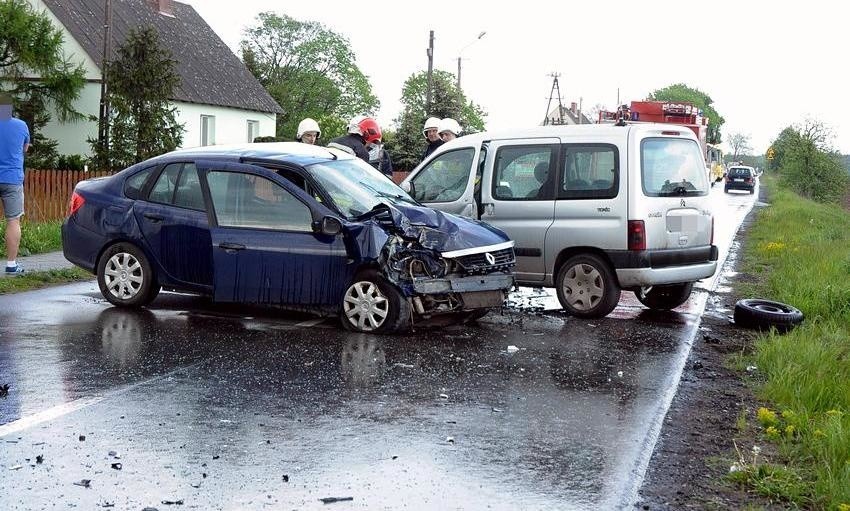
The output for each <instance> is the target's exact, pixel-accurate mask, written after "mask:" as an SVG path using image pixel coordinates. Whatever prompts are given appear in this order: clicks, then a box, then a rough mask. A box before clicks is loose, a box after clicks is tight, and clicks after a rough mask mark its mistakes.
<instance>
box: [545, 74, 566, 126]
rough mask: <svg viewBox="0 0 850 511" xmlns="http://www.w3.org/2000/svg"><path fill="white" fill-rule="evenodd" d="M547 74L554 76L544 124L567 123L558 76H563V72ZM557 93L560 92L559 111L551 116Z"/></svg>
mask: <svg viewBox="0 0 850 511" xmlns="http://www.w3.org/2000/svg"><path fill="white" fill-rule="evenodd" d="M546 76H551V77H552V90H551V91H549V103H547V104H546V114H544V117H543V125H544V126H548V125H550V124H554V125H559V124H565V122H564V103H563V102H561V87H560V86H559V85H558V77H559V76H561V73H556V72H552V73H550V74H548V75H546ZM556 93H557V94H558V113H557V114H556V115H555V116H553V117H551V118H550V117H549V111H550V110H549V109H550V108H552V99H554V97H555V94H556Z"/></svg>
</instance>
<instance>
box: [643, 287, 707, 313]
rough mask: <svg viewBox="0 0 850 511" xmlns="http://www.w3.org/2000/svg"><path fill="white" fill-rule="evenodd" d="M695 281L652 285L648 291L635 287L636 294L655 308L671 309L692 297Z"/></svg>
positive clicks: (644, 302)
mask: <svg viewBox="0 0 850 511" xmlns="http://www.w3.org/2000/svg"><path fill="white" fill-rule="evenodd" d="M693 287H694V283H693V282H685V283H684V284H675V285H673V286H652V288H651V289H650V290H649V291H647V292H646V293H644V292H643V290H642V289H635V296H636V297H637V299H638V301H640V303H642V304H644V305H646V306H647V307H649V308H650V309H654V310H670V309H675V308H676V307H678V306H680V305H682V304H683V303H685V302H686V301H688V298H690V297H691V290H693Z"/></svg>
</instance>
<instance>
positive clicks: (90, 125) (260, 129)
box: [29, 0, 282, 154]
mask: <svg viewBox="0 0 850 511" xmlns="http://www.w3.org/2000/svg"><path fill="white" fill-rule="evenodd" d="M29 1H30V3H31V4H32V5H33V7H34V8H35V9H37V10H39V11H44V12H45V13H46V14H47V15H48V16H49V17H50V18H51V20H52V21H53V22H54V24H55V26H56V27H57V28H59V29H60V30H61V31H62V34H63V36H64V48H63V49H64V51H65V54H66V56H68V57H69V58H70V59H71V61H72V62H82V63H83V66H84V68H85V72H86V85H85V88H84V89H83V91H82V92H81V94H80V98H79V100H78V102H77V104H76V108H77V110H78V111H80V112H82V113H83V114H85V115H86V116H89V117H91V119H95V120H91V119H86V120H84V121H79V122H71V123H65V124H62V123H59V122H58V121H56V120H55V118H56V116H55V115H54V116H53V118H54V120H52V121H51V123H50V124H49V125H47V126H46V127H45V128H44V129H43V134H44V135H45V136H46V137H48V138H52V139H55V140H57V141H58V142H59V146H58V147H57V150H58V151H59V153H60V154H90V152H91V150H90V146H89V144H88V142H87V141H86V139H88V138H93V139H94V138H97V135H98V123H97V120H96V119H97V117H98V113H99V111H100V92H101V80H102V77H103V75H102V73H101V65H102V62H103V52H104V31H105V28H104V27H105V25H106V22H105V20H106V8H105V6H106V3H107V2H106V0H29ZM109 2H110V4H111V9H112V16H111V19H112V23H111V44H110V46H111V48H112V51H111V53H112V56H111V57H112V58H114V57H115V55H116V53H115V49H117V48H118V47H120V46H121V45H122V44H123V43H124V41H125V39H126V37H127V34H128V33H129V32H130V30H131V29H141V28H144V27H147V26H150V27H152V28H153V29H155V30H156V31H157V33H158V34H159V38H160V43H161V44H162V45H163V46H164V47H166V48H167V49H168V50H169V51H170V52H171V54H172V58H174V60H175V61H176V65H175V70H176V72H177V74H178V75H179V76H180V84H179V85H178V86H177V87H176V88H175V91H174V95H173V97H172V98H171V99H172V101H173V104H174V106H176V107H177V120H178V122H180V123H182V124H183V125H184V128H185V131H184V133H183V147H194V146H202V145H214V144H227V143H243V142H247V141H253V139H254V138H255V137H258V136H273V135H274V134H275V127H276V119H277V114H279V113H281V112H282V110H281V108H280V106H279V105H278V104H277V102H276V101H275V100H274V99H273V98H272V97H271V96H270V95H269V93H268V92H266V90H265V88H264V87H263V86H262V85H261V84H260V83H259V82H258V81H257V79H256V78H254V76H253V75H252V74H251V72H250V71H249V70H248V68H247V67H245V65H244V63H242V61H241V60H239V58H238V57H237V56H236V55H235V54H234V53H233V52H232V51H231V50H230V48H228V46H227V45H226V44H224V42H223V41H222V40H221V38H219V37H218V35H217V34H216V33H215V32H214V31H213V30H212V28H210V26H209V25H207V23H206V22H205V21H204V20H203V18H201V17H200V15H198V13H197V12H196V11H195V9H194V8H192V6H190V5H187V4H183V3H180V2H174V1H172V0H109Z"/></svg>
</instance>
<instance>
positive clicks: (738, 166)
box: [729, 165, 755, 170]
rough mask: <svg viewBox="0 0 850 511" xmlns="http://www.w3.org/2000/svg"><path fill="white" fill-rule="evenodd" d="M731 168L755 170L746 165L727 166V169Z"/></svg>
mask: <svg viewBox="0 0 850 511" xmlns="http://www.w3.org/2000/svg"><path fill="white" fill-rule="evenodd" d="M733 169H743V170H755V169H753V168H752V167H748V166H747V165H735V166H734V167H729V170H733Z"/></svg>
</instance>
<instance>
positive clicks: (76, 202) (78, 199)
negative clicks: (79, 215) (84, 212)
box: [67, 192, 86, 216]
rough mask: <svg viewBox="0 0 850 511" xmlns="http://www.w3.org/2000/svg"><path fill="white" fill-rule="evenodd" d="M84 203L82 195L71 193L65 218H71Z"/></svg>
mask: <svg viewBox="0 0 850 511" xmlns="http://www.w3.org/2000/svg"><path fill="white" fill-rule="evenodd" d="M85 203H86V200H85V199H84V198H83V196H82V195H80V194H79V193H77V192H74V193H72V194H71V201H70V202H69V203H68V215H67V216H71V215H73V214H74V213H76V212H77V211H78V210H79V209H80V208H81V207H83V204H85Z"/></svg>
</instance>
